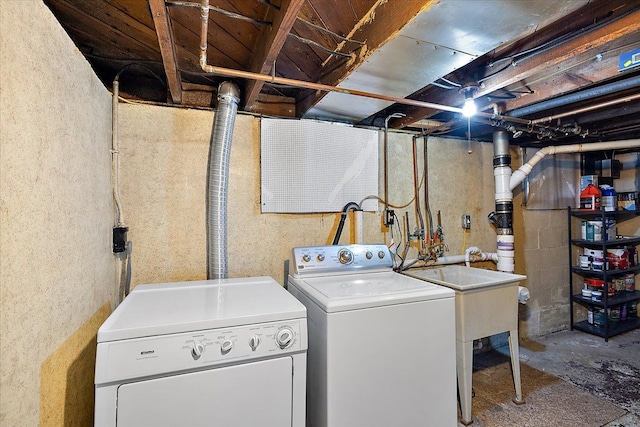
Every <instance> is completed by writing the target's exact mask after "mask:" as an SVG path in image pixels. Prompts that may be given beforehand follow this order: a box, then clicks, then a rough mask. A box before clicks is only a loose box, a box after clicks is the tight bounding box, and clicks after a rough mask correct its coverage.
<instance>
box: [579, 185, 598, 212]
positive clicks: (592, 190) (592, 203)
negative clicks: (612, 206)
mask: <svg viewBox="0 0 640 427" xmlns="http://www.w3.org/2000/svg"><path fill="white" fill-rule="evenodd" d="M600 197H601V193H600V189H599V188H598V187H596V186H595V185H593V184H589V185H587V186H586V187H585V188H584V190H582V193H580V209H589V210H593V211H598V210H600Z"/></svg>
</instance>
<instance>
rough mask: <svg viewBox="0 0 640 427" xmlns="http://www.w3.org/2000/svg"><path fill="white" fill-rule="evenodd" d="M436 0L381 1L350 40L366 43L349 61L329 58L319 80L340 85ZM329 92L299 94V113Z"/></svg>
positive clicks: (356, 28) (360, 24)
mask: <svg viewBox="0 0 640 427" xmlns="http://www.w3.org/2000/svg"><path fill="white" fill-rule="evenodd" d="M434 2H435V0H404V1H402V2H401V3H402V6H401V7H398V6H399V4H398V2H393V1H387V0H379V1H377V2H376V3H375V4H374V5H373V7H372V8H371V10H369V12H368V13H367V14H366V15H365V16H364V17H363V18H362V19H361V20H360V23H358V24H357V25H356V27H355V28H354V31H352V33H351V34H349V35H348V36H347V38H349V39H353V40H362V41H365V42H366V43H365V44H364V45H363V46H362V47H361V48H360V49H359V50H358V51H357V52H356V53H354V54H353V55H352V57H351V59H349V60H347V61H344V58H337V57H331V58H330V59H329V60H327V61H326V62H325V63H324V64H323V67H322V70H320V73H319V76H320V77H319V78H318V79H317V83H321V84H325V85H329V86H338V85H339V84H340V82H342V81H343V80H344V79H345V78H347V77H348V76H349V74H351V73H352V72H353V71H354V70H355V69H356V68H358V67H359V66H360V65H361V64H362V63H363V62H365V61H366V60H367V58H369V56H371V54H373V53H374V52H375V51H376V50H378V49H379V48H380V47H381V46H382V45H384V44H385V43H386V42H387V41H388V40H389V39H391V38H392V37H393V36H394V35H395V34H396V33H397V32H398V31H400V30H401V29H402V28H403V27H404V26H405V25H406V24H407V23H409V22H410V21H411V20H412V19H413V18H415V17H416V16H417V15H418V14H420V12H422V11H423V10H425V9H427V8H429V7H430V6H431V4H432V3H434ZM326 94H327V92H321V91H309V90H307V91H304V92H302V95H301V96H299V97H298V102H297V106H296V110H297V114H298V115H299V116H301V115H302V114H304V113H305V112H307V111H308V110H309V109H311V108H312V107H313V106H314V105H316V104H317V103H318V102H319V101H320V100H321V99H322V98H324V97H325V95H326Z"/></svg>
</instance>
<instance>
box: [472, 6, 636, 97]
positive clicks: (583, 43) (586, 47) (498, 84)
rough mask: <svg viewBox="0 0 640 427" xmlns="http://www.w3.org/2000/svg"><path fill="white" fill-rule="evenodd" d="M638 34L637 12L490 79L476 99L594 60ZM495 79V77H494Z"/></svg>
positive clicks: (479, 91) (586, 33)
mask: <svg viewBox="0 0 640 427" xmlns="http://www.w3.org/2000/svg"><path fill="white" fill-rule="evenodd" d="M639 30H640V10H637V11H635V12H632V13H629V14H628V15H626V16H624V17H622V18H620V19H618V20H616V21H614V22H611V23H610V24H608V25H603V26H602V27H600V28H597V29H595V30H593V31H591V32H585V33H584V34H581V35H580V36H578V37H576V38H574V39H573V40H569V41H568V42H566V43H562V44H560V45H558V46H556V47H554V48H551V49H549V50H547V51H545V52H542V53H540V54H538V55H536V56H534V57H532V58H529V59H527V60H526V61H523V62H522V66H520V65H518V66H515V67H509V68H508V69H506V70H504V71H502V72H501V73H499V78H489V79H487V80H486V81H485V82H484V85H483V87H481V88H480V89H479V90H478V92H477V93H476V96H483V95H487V94H489V93H491V92H493V91H495V90H498V89H502V88H504V87H506V86H508V85H510V84H513V83H516V82H518V81H521V80H524V79H527V78H529V77H531V76H532V75H534V74H537V73H540V72H545V70H547V71H548V70H552V69H554V67H557V66H559V64H562V63H565V64H567V65H568V64H569V63H571V62H579V61H580V60H586V59H588V58H590V57H594V56H595V54H596V53H598V52H597V51H599V50H601V49H602V46H604V45H606V44H607V43H610V42H612V41H615V40H617V39H619V38H620V37H624V36H626V35H628V34H634V33H637V32H638V31H639ZM496 77H498V76H496Z"/></svg>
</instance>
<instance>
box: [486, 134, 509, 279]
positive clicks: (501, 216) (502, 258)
mask: <svg viewBox="0 0 640 427" xmlns="http://www.w3.org/2000/svg"><path fill="white" fill-rule="evenodd" d="M493 177H494V180H495V185H496V194H495V203H496V204H495V209H496V210H495V211H494V212H491V213H490V214H489V220H490V221H491V222H492V223H493V224H494V225H495V226H496V229H497V233H498V237H497V240H498V249H497V254H498V262H497V268H498V270H500V271H504V272H507V273H513V270H514V240H513V192H512V189H511V186H510V181H511V155H510V154H509V137H508V134H507V132H506V131H504V130H499V131H496V132H494V133H493Z"/></svg>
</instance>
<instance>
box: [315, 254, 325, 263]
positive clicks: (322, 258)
mask: <svg viewBox="0 0 640 427" xmlns="http://www.w3.org/2000/svg"><path fill="white" fill-rule="evenodd" d="M316 259H317V260H318V261H320V262H322V261H324V254H318V256H317V257H316Z"/></svg>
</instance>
